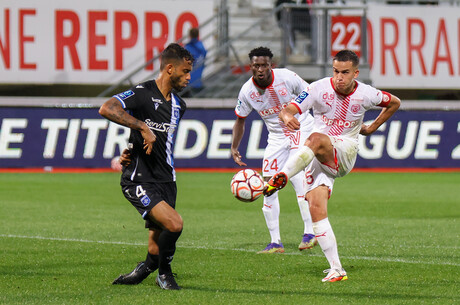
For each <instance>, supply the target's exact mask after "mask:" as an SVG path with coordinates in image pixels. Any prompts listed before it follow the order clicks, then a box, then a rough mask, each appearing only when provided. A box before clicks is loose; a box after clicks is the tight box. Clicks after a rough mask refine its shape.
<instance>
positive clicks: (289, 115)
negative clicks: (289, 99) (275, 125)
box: [278, 104, 300, 131]
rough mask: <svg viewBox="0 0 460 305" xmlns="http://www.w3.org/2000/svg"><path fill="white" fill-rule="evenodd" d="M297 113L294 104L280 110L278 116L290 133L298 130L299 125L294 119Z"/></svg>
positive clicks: (297, 110)
mask: <svg viewBox="0 0 460 305" xmlns="http://www.w3.org/2000/svg"><path fill="white" fill-rule="evenodd" d="M297 113H299V109H298V108H297V107H296V106H295V105H294V104H289V105H288V106H287V107H286V108H284V109H283V110H281V112H280V114H279V115H278V116H279V118H280V119H281V120H282V121H283V122H284V124H286V127H287V128H288V129H289V130H290V131H295V130H299V129H300V123H299V121H298V120H297V118H296V117H295V115H296V114H297Z"/></svg>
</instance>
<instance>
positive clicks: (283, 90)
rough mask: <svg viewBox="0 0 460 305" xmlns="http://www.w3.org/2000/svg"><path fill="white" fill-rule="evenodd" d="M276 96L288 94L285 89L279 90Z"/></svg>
mask: <svg viewBox="0 0 460 305" xmlns="http://www.w3.org/2000/svg"><path fill="white" fill-rule="evenodd" d="M278 94H279V95H281V96H286V95H287V94H288V91H287V89H286V88H281V89H280V90H278Z"/></svg>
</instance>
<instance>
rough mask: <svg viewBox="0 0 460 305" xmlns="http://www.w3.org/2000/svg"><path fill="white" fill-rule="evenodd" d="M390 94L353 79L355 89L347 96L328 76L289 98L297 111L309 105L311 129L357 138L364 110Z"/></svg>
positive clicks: (380, 103)
mask: <svg viewBox="0 0 460 305" xmlns="http://www.w3.org/2000/svg"><path fill="white" fill-rule="evenodd" d="M390 99H391V95H390V94H389V93H387V92H384V91H380V90H378V89H376V88H374V87H372V86H369V85H366V84H364V83H361V82H359V81H356V87H355V90H354V91H353V92H352V93H350V94H349V95H347V96H344V95H341V94H340V93H338V92H337V91H335V89H334V85H333V83H332V78H331V77H326V78H323V79H320V80H318V81H316V82H313V83H311V84H310V85H309V86H307V87H306V88H305V89H304V90H303V91H302V93H301V94H300V95H299V96H298V97H297V98H295V99H294V100H293V101H292V104H293V105H295V106H296V107H297V109H298V110H299V113H304V112H305V111H308V110H309V109H311V108H313V117H314V127H313V131H314V132H320V133H323V134H326V135H330V136H344V137H348V138H350V139H352V140H354V141H356V142H357V141H358V135H359V131H360V129H361V125H362V123H363V119H364V113H365V112H366V111H367V110H369V109H371V108H373V107H374V106H382V107H385V106H386V105H388V103H389V102H390Z"/></svg>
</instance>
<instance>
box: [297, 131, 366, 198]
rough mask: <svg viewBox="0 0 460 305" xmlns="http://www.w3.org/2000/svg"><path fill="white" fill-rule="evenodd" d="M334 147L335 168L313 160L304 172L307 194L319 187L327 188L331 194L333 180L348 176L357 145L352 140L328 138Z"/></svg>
mask: <svg viewBox="0 0 460 305" xmlns="http://www.w3.org/2000/svg"><path fill="white" fill-rule="evenodd" d="M329 139H330V140H331V143H332V146H333V147H334V155H335V164H336V166H335V167H330V166H328V165H326V164H323V163H321V162H319V161H318V159H316V158H314V159H313V161H312V162H311V163H310V164H309V165H308V167H307V168H306V170H305V177H306V179H307V192H309V191H311V190H313V189H314V188H316V187H318V186H320V185H326V186H327V187H329V194H332V188H333V186H334V180H335V178H339V177H343V176H345V175H346V174H348V173H349V172H350V171H351V170H352V169H353V166H354V165H355V162H356V157H357V155H358V143H356V142H355V141H353V140H350V139H347V138H343V137H335V136H329Z"/></svg>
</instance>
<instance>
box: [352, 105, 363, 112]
mask: <svg viewBox="0 0 460 305" xmlns="http://www.w3.org/2000/svg"><path fill="white" fill-rule="evenodd" d="M359 109H361V105H359V104H354V105H351V112H353V113H358V111H359Z"/></svg>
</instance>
